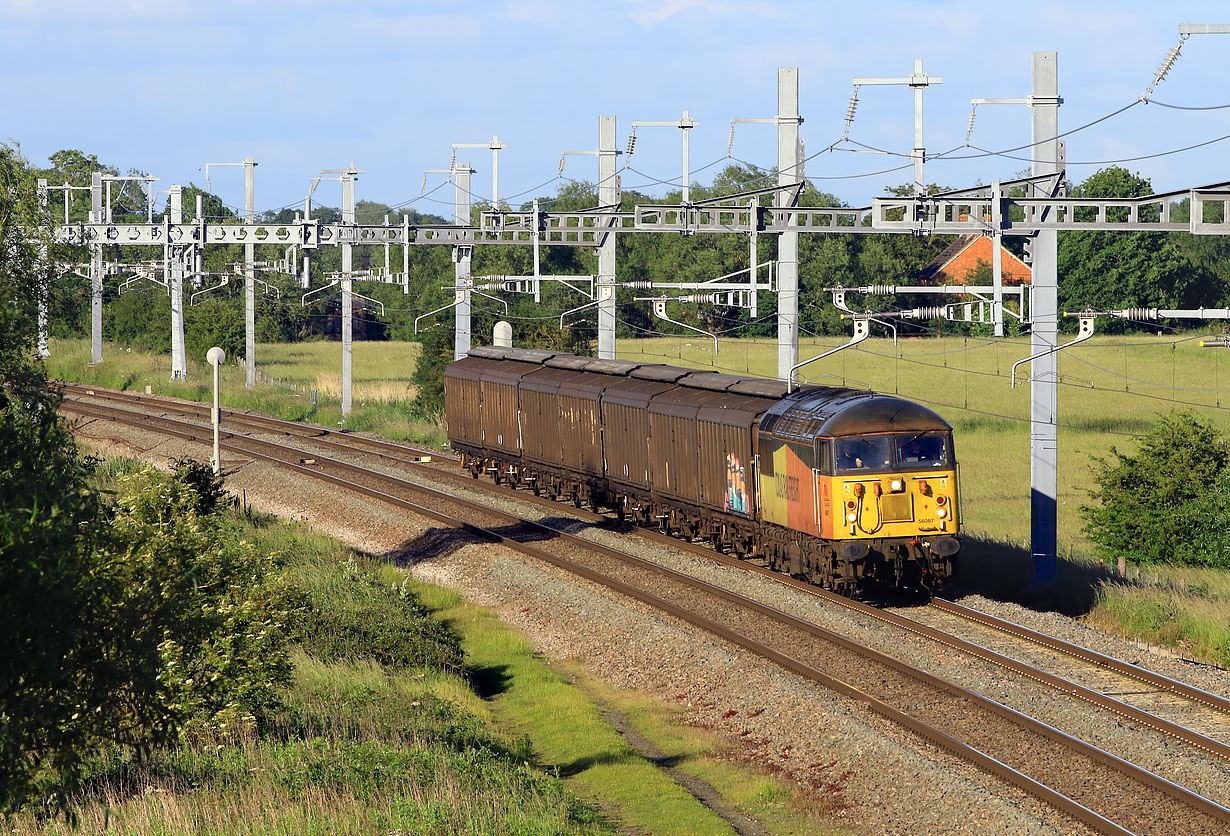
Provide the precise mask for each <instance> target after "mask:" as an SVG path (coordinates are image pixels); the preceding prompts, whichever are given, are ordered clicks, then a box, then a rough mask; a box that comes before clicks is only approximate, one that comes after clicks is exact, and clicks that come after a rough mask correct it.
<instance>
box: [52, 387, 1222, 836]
mask: <svg viewBox="0 0 1230 836" xmlns="http://www.w3.org/2000/svg"><path fill="white" fill-rule="evenodd" d="M72 407H84V409H79V410H77V411H80V412H83V413H85V414H90V413H94V414H95V416H96V417H100V418H109V419H110V420H116V418H115V413H117V412H118V413H121V414H126V415H129V416H131V415H132V413H129V412H127V411H125V410H116V409H113V408H107V407H98V406H97V405H84V404H80V403H75V404H73V405H72ZM100 413H101V414H100ZM157 420H159V421H161V422H163V423H171V424H179V425H181V426H182V422H178V421H175V420H174V419H168V418H158V419H157ZM120 422H121V423H131V424H134V425H136V426H140V427H143V428H145V426H144V423H142V422H139V421H136V420H135V419H134V418H131V417H130V418H128V420H127V421H125V420H123V419H120ZM191 429H195V428H191ZM163 431H164V432H166V433H167V434H170V435H175V436H178V437H181V438H185V439H188V440H194V441H201V440H202V439H201V438H200V437H198V436H196V435H195V433H192V432H184V431H182V430H163ZM227 438H228V440H230V441H234V440H236V439H237V438H242V439H243V440H244V441H246V442H254V443H256V444H258V445H264V446H267V447H271V448H275V449H278V450H281V451H283V452H289V453H291V454H293V455H298V454H300V453H303V452H304V451H301V450H297V449H295V448H290V447H287V446H285V445H280V444H276V443H273V442H268V441H264V440H261V439H252V438H250V437H237V436H235V435H234V434H230V433H228V434H227ZM224 446H226V447H228V448H229V449H232V450H234V451H236V452H239V453H242V454H244V455H247V456H251V457H253V458H259V459H264V460H267V461H271V462H274V463H277V464H279V465H283V466H286V467H289V468H290V469H292V470H294V471H296V472H300V473H303V474H306V475H309V476H312V477H313V478H317V479H322V480H324V481H327V482H330V483H332V484H336V485H338V486H341V487H345V488H347V489H349V490H353V491H356V492H359V493H362V494H365V495H367V496H371V497H374V498H378V499H381V500H384V501H388V502H391V503H392V504H394V505H397V506H400V507H403V508H406V509H408V510H412V511H414V512H415V513H419V514H422V515H424V516H427V517H428V518H430V519H434V520H437V521H440V522H443V523H445V524H446V525H449V526H450V527H455V528H459V529H462V530H465V531H468V532H470V533H472V534H475V535H477V536H480V537H482V538H484V539H488V540H493V541H495V542H500V543H502V544H504V545H507V546H509V547H511V548H514V549H515V550H517V551H519V552H521V553H524V554H527V555H530V556H533V557H536V558H539V559H542V560H545V561H547V562H548V563H551V564H552V565H556V566H558V567H560V568H563V569H566V570H568V571H571V572H574V573H576V574H578V575H580V576H582V577H586V578H587V579H589V580H593V581H595V582H597V583H600V584H602V585H605V586H607V587H609V588H612V589H615V590H617V591H620V592H622V593H624V594H627V595H630V596H631V597H633V598H636V599H637V600H641V601H643V602H645V603H648V604H650V605H651V606H654V607H659V608H661V609H664V610H665V611H667V612H670V613H671V614H674V615H678V616H679V617H681V618H683V619H685V620H687V621H688V622H689V623H692V624H695V625H697V626H701V627H703V628H704V629H706V630H710V631H711V632H714V633H715V634H717V635H720V636H722V637H723V638H727V639H728V640H730V641H732V642H734V643H736V644H739V645H740V646H743V647H745V648H747V649H749V650H751V651H753V652H755V653H757V654H758V655H761V656H762V657H764V658H768V659H770V660H772V661H775V662H777V663H778V664H781V665H783V666H784V667H786V668H788V669H790V670H793V671H795V672H796V673H800V674H802V675H804V676H806V677H808V678H811V679H813V680H815V681H818V682H821V683H822V684H825V685H826V686H827V687H831V688H833V689H835V690H838V691H839V692H841V693H844V694H847V695H848V696H852V697H855V698H856V699H859V700H861V701H864V702H866V703H867V704H868V705H869V706H870V707H872V708H873V709H875V710H876V711H877V712H878V713H882V714H883V715H884V716H886V717H889V718H890V719H893V720H894V721H896V722H899V723H902V724H903V725H905V726H906V727H907V728H910V729H912V730H914V731H916V732H917V733H919V734H920V735H922V736H924V737H926V738H927V739H929V740H931V741H932V742H934V743H936V744H937V745H939V746H941V747H942V748H945V749H948V750H949V751H952V752H954V753H955V754H958V755H959V756H961V757H963V758H966V759H969V760H971V761H972V762H974V763H976V764H977V765H979V766H981V767H983V768H984V769H987V770H988V771H990V772H992V773H993V774H996V775H999V776H1000V777H1002V778H1005V779H1006V780H1009V781H1010V782H1011V783H1013V784H1015V785H1016V786H1018V787H1020V788H1022V789H1025V790H1026V791H1027V792H1031V793H1035V794H1037V795H1038V797H1040V798H1043V800H1045V801H1047V802H1048V803H1051V804H1053V805H1054V806H1056V807H1057V809H1060V810H1062V811H1064V812H1066V813H1068V814H1069V815H1072V816H1073V817H1075V818H1077V819H1078V820H1080V821H1082V822H1084V823H1086V824H1088V825H1090V826H1091V827H1094V828H1095V829H1098V830H1099V831H1101V832H1104V833H1115V834H1127V833H1130V831H1128V830H1126V829H1124V828H1122V827H1120V826H1119V825H1117V824H1115V823H1114V822H1112V821H1110V820H1109V819H1107V818H1106V817H1104V816H1102V815H1100V814H1098V813H1096V812H1094V811H1092V810H1090V809H1089V808H1087V807H1085V806H1084V805H1081V804H1080V803H1079V802H1076V801H1075V800H1073V799H1071V798H1069V797H1068V796H1065V795H1062V794H1061V793H1057V792H1056V791H1054V790H1052V789H1050V788H1048V787H1045V786H1044V785H1042V784H1040V783H1038V782H1037V781H1035V780H1034V779H1032V778H1029V776H1026V775H1024V774H1023V773H1020V772H1019V771H1017V770H1015V769H1013V768H1012V767H1010V766H1007V765H1006V764H1004V763H1002V762H1001V761H998V760H997V759H995V758H993V757H991V756H990V755H987V754H986V753H983V752H980V751H979V750H976V749H974V748H973V747H970V746H969V745H968V744H965V743H963V742H961V741H958V740H955V739H954V738H952V737H951V736H950V735H948V734H946V733H945V732H943V731H941V730H939V729H936V728H934V727H932V726H930V725H929V724H926V723H924V722H923V721H920V720H917V719H916V718H910V717H907V716H906V715H904V714H903V713H902V712H900V711H899V710H897V709H895V708H893V707H892V706H889V705H887V704H885V703H883V702H882V701H880V700H879V699H878V698H876V697H874V696H872V695H870V694H867V693H866V692H864V691H862V690H860V689H858V688H857V687H855V686H852V685H850V684H848V683H845V682H843V681H841V680H837V679H835V678H833V677H830V676H828V675H827V674H824V673H823V672H820V671H818V670H816V669H814V668H811V667H810V666H808V665H806V663H803V662H800V661H799V660H796V659H794V658H793V657H790V656H787V655H785V654H782V653H780V652H779V651H776V650H773V649H772V648H769V647H767V646H765V645H762V644H760V643H759V642H756V641H754V640H752V639H750V638H748V637H746V636H744V635H742V634H741V633H738V632H737V631H734V630H732V629H730V628H728V627H725V626H724V625H721V624H718V623H716V622H712V621H711V620H710V619H705V618H703V617H701V616H698V615H696V614H695V613H692V612H690V611H687V610H686V609H683V608H681V607H679V606H678V605H675V604H673V603H671V602H669V601H665V600H664V599H661V598H659V597H658V596H656V595H653V594H652V593H649V592H645V591H643V590H639V589H637V588H636V587H633V586H630V585H628V584H626V583H624V582H623V581H619V580H617V579H613V578H608V577H606V576H604V575H602V574H601V573H598V572H595V571H594V570H591V569H588V568H587V567H583V566H579V565H577V564H576V563H574V562H573V561H569V560H567V559H564V558H560V557H558V556H555V555H551V554H550V553H549V552H545V551H543V550H541V549H538V548H535V547H533V546H530V545H528V544H526V543H522V542H520V541H518V540H515V539H514V538H511V537H508V536H506V535H502V534H498V533H496V532H492V531H490V530H488V529H484V528H482V527H479V526H475V525H473V524H471V523H467V522H464V521H462V520H459V519H457V518H455V517H452V516H451V515H448V514H444V513H442V512H438V511H435V510H433V509H430V508H426V507H424V506H422V505H419V504H418V503H414V502H410V501H409V500H405V499H403V498H401V497H396V496H393V495H391V494H388V493H386V492H384V491H380V490H377V489H375V488H371V487H369V486H366V485H361V484H358V483H355V482H352V481H350V480H347V479H343V478H341V477H339V476H335V475H333V474H329V473H325V472H323V471H321V470H319V469H315V468H311V467H305V466H303V465H301V464H295V463H292V462H287V461H285V460H283V459H280V458H278V457H276V456H272V455H269V454H263V453H259V452H256V451H252V450H249V449H246V448H244V447H242V446H239V445H237V444H233V443H228V444H226V445H224ZM326 461H328V462H329V463H330V464H331V465H334V466H337V467H340V468H342V469H344V470H347V471H351V472H356V473H360V474H363V475H365V476H367V477H375V478H377V479H379V480H383V481H386V482H390V483H394V484H397V485H398V486H400V487H407V488H410V489H411V490H415V491H421V492H426V493H428V494H431V495H434V496H437V497H440V498H446V499H448V500H449V501H450V502H452V503H454V504H459V505H463V506H466V507H470V508H472V509H475V510H478V511H480V512H482V513H486V514H493V515H496V516H498V517H503V518H506V519H508V520H510V521H515V522H516V523H517V524H518V525H529V526H532V527H536V528H541V529H544V530H546V531H550V532H551V533H552V534H555V535H556V536H558V537H560V538H567V539H569V540H571V541H573V542H574V543H576V544H578V545H581V546H582V547H583V548H588V549H591V550H596V551H599V552H601V553H604V554H606V555H608V556H612V557H616V558H617V559H619V560H622V561H624V562H627V563H633V564H636V565H639V566H642V567H643V568H647V569H650V570H651V571H654V572H657V573H659V574H662V575H664V576H666V577H669V578H672V579H674V580H676V581H678V582H681V583H684V584H688V585H690V586H692V587H695V588H698V589H702V590H704V591H706V592H708V593H709V594H712V595H715V596H717V597H720V598H723V599H726V600H729V601H732V602H734V603H736V604H738V605H740V606H743V607H745V608H748V609H751V610H753V611H756V612H759V613H761V614H763V615H766V616H768V617H770V618H773V619H775V620H777V621H779V622H781V623H784V624H789V625H791V626H793V627H795V628H796V629H800V630H804V631H806V632H808V633H810V634H812V635H815V636H817V637H820V638H823V639H825V640H826V641H829V642H831V643H833V644H836V645H838V646H841V647H845V648H846V649H849V650H851V651H853V652H855V653H858V654H860V655H862V656H864V657H866V658H871V659H874V660H875V661H877V662H879V663H880V664H883V665H885V666H887V667H890V668H892V669H896V670H899V671H901V672H902V673H905V674H906V675H908V676H910V677H911V678H914V679H916V680H918V681H920V682H924V683H926V684H928V685H930V686H931V687H934V688H938V689H940V690H942V691H945V692H948V693H951V694H954V695H957V696H959V697H961V698H964V699H968V700H970V701H972V702H974V703H976V704H979V705H980V706H982V707H983V708H985V709H987V710H989V711H991V712H993V713H995V714H997V715H999V716H1002V717H1005V718H1007V719H1009V720H1010V721H1012V722H1014V723H1016V724H1018V725H1020V726H1024V727H1026V728H1029V729H1031V730H1032V731H1034V732H1035V733H1037V734H1039V735H1040V736H1042V737H1044V738H1047V739H1050V740H1052V741H1053V742H1056V743H1059V744H1060V745H1062V746H1065V747H1067V748H1070V749H1072V750H1074V751H1078V752H1080V753H1081V754H1083V755H1085V756H1086V757H1089V758H1091V759H1093V760H1094V761H1096V762H1099V763H1102V764H1103V765H1106V766H1108V767H1110V768H1112V769H1116V770H1118V771H1119V772H1120V773H1122V774H1124V775H1125V776H1127V777H1129V778H1130V779H1132V780H1134V781H1136V782H1138V783H1140V784H1143V785H1145V786H1149V787H1151V788H1153V789H1155V790H1158V791H1160V792H1162V793H1164V794H1166V795H1168V796H1169V797H1171V798H1173V799H1175V800H1180V801H1182V802H1184V803H1186V804H1187V805H1188V806H1189V807H1190V808H1192V809H1193V810H1195V811H1197V812H1199V813H1201V814H1203V815H1204V816H1206V817H1208V818H1210V819H1213V820H1215V821H1218V822H1221V823H1225V824H1230V810H1228V809H1226V808H1225V807H1222V806H1221V805H1219V804H1216V803H1214V802H1212V801H1210V800H1209V799H1206V798H1204V797H1203V796H1200V795H1197V794H1195V793H1192V792H1191V791H1190V790H1187V789H1185V788H1183V787H1180V786H1178V785H1177V784H1174V783H1173V782H1170V781H1168V780H1166V779H1164V778H1161V777H1160V776H1157V775H1155V774H1153V773H1151V772H1148V771H1147V770H1144V769H1141V768H1140V767H1137V766H1135V765H1133V764H1131V763H1128V762H1126V761H1124V760H1122V759H1121V758H1118V757H1116V756H1114V755H1112V754H1110V753H1108V752H1105V751H1103V750H1101V749H1099V748H1097V747H1095V746H1092V745H1090V744H1088V743H1085V742H1084V741H1081V740H1079V739H1077V738H1074V737H1072V736H1070V735H1067V734H1066V733H1064V732H1061V731H1059V730H1058V729H1054V728H1053V727H1050V726H1048V725H1046V724H1044V723H1041V722H1039V721H1037V720H1035V719H1033V718H1030V717H1028V716H1026V715H1023V714H1021V713H1020V712H1017V711H1015V710H1014V709H1011V708H1009V707H1007V706H1004V705H1002V704H1000V703H997V702H995V701H994V700H990V699H988V698H986V697H983V696H982V695H979V694H977V693H975V692H972V691H969V690H968V689H964V688H961V687H960V686H957V685H955V684H953V683H950V682H947V681H946V680H943V679H941V678H939V677H936V676H934V675H932V674H930V673H927V672H926V671H922V670H920V669H918V668H915V667H913V666H911V665H909V664H908V663H905V662H902V661H900V660H897V659H894V658H893V657H890V656H887V655H885V654H882V653H880V652H879V651H875V650H873V649H870V648H866V647H863V646H861V645H858V644H857V643H855V642H853V641H851V640H849V639H846V638H845V637H842V636H839V635H837V634H834V633H831V632H830V631H828V630H824V629H823V628H820V627H817V626H816V625H813V624H810V623H808V622H805V621H802V620H800V619H797V618H796V617H794V616H791V615H789V614H787V613H783V612H781V611H779V610H776V609H774V608H772V607H768V606H767V605H764V604H760V603H759V602H755V601H749V600H748V599H745V598H743V597H742V596H738V595H736V594H735V593H732V592H729V591H728V590H725V589H722V588H720V587H716V586H713V585H712V584H709V583H707V582H704V581H699V580H698V579H695V578H692V577H690V576H688V575H685V574H683V573H680V572H676V571H675V570H671V569H667V568H665V567H662V566H659V565H657V564H655V563H653V562H652V561H647V560H645V559H643V558H638V557H635V556H633V555H627V554H624V553H622V552H619V551H618V550H615V549H612V548H610V547H606V546H602V545H600V544H595V543H593V542H592V541H589V540H587V539H585V538H580V537H576V536H574V535H570V534H568V533H566V532H560V531H558V530H556V529H553V528H550V527H548V526H544V525H542V524H539V523H535V522H533V521H528V520H522V519H520V518H518V517H516V516H514V515H511V514H508V513H506V512H502V511H498V510H496V509H491V508H488V507H486V506H482V505H480V504H478V503H473V502H470V501H468V500H463V499H460V498H458V497H452V496H449V495H448V494H443V493H442V492H439V491H436V490H435V489H432V488H426V487H424V486H420V485H416V484H413V483H408V482H406V481H405V480H402V479H399V478H397V477H392V476H389V475H387V474H382V473H379V472H376V471H370V470H368V469H366V468H361V467H359V466H357V465H351V464H349V463H346V462H337V461H334V460H326Z"/></svg>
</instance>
